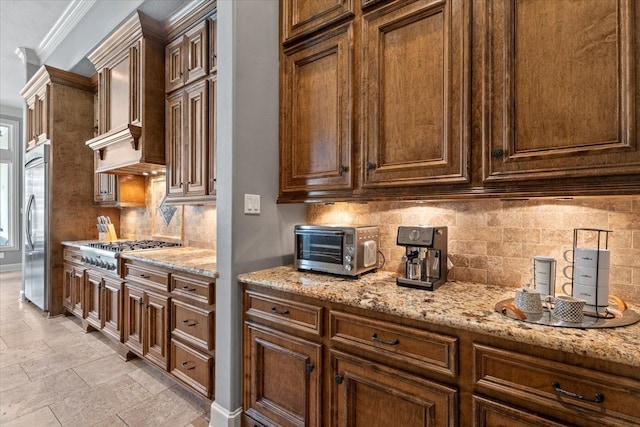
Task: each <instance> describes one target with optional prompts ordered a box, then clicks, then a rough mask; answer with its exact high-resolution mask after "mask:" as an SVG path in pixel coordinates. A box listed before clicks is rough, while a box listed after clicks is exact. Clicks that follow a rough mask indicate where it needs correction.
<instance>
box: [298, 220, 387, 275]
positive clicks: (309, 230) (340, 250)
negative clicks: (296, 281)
mask: <svg viewBox="0 0 640 427" xmlns="http://www.w3.org/2000/svg"><path fill="white" fill-rule="evenodd" d="M294 235H295V254H294V264H295V267H296V268H297V269H298V270H312V271H319V272H324V273H332V274H339V275H343V276H354V277H355V276H359V275H360V274H362V273H366V272H368V271H371V270H375V269H376V268H377V267H378V246H379V243H380V232H379V228H378V226H372V225H369V226H339V225H296V226H295V228H294Z"/></svg>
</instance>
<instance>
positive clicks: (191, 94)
mask: <svg viewBox="0 0 640 427" xmlns="http://www.w3.org/2000/svg"><path fill="white" fill-rule="evenodd" d="M185 96H186V100H185V102H186V107H187V111H186V113H187V116H186V120H187V126H186V132H187V133H186V135H185V136H184V138H185V140H186V141H185V146H186V150H187V153H186V156H185V160H186V164H184V163H183V168H184V169H185V171H186V173H187V176H186V181H187V183H186V187H185V195H186V196H192V195H204V194H205V192H206V185H207V173H206V171H207V160H208V159H209V157H208V154H209V153H208V151H207V148H208V139H207V138H208V132H207V131H208V128H209V127H208V124H209V117H208V116H207V112H208V108H207V107H208V105H207V82H206V81H201V82H199V83H196V84H194V85H191V86H190V87H188V88H187V89H186V90H185Z"/></svg>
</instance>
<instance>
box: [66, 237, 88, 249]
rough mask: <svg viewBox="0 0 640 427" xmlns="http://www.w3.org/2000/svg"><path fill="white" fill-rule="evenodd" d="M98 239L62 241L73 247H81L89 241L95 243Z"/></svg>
mask: <svg viewBox="0 0 640 427" xmlns="http://www.w3.org/2000/svg"><path fill="white" fill-rule="evenodd" d="M96 241H97V240H95V239H94V240H66V241H64V242H60V243H61V244H62V245H64V246H69V247H72V248H76V249H80V246H86V245H88V244H89V243H95V242H96Z"/></svg>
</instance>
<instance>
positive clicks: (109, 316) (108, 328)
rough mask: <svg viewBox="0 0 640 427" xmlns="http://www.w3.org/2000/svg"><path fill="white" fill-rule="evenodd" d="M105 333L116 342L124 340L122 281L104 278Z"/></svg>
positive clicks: (103, 316)
mask: <svg viewBox="0 0 640 427" xmlns="http://www.w3.org/2000/svg"><path fill="white" fill-rule="evenodd" d="M102 325H103V332H104V333H105V334H108V335H111V337H113V338H114V339H115V340H116V341H121V340H122V281H121V280H120V279H112V278H107V277H105V278H103V283H102Z"/></svg>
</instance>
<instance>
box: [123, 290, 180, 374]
mask: <svg viewBox="0 0 640 427" xmlns="http://www.w3.org/2000/svg"><path fill="white" fill-rule="evenodd" d="M169 302H170V297H168V296H166V295H162V294H159V293H155V292H152V291H149V290H146V289H141V288H138V287H136V286H132V285H131V284H130V283H125V291H124V313H125V314H124V325H125V328H124V343H125V345H127V346H128V347H129V348H130V349H131V350H132V351H133V352H134V353H136V354H137V355H139V356H142V357H144V358H146V359H148V360H149V361H150V362H152V363H154V364H155V365H157V366H159V367H161V368H162V369H164V370H168V369H169V309H170V308H169Z"/></svg>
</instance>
